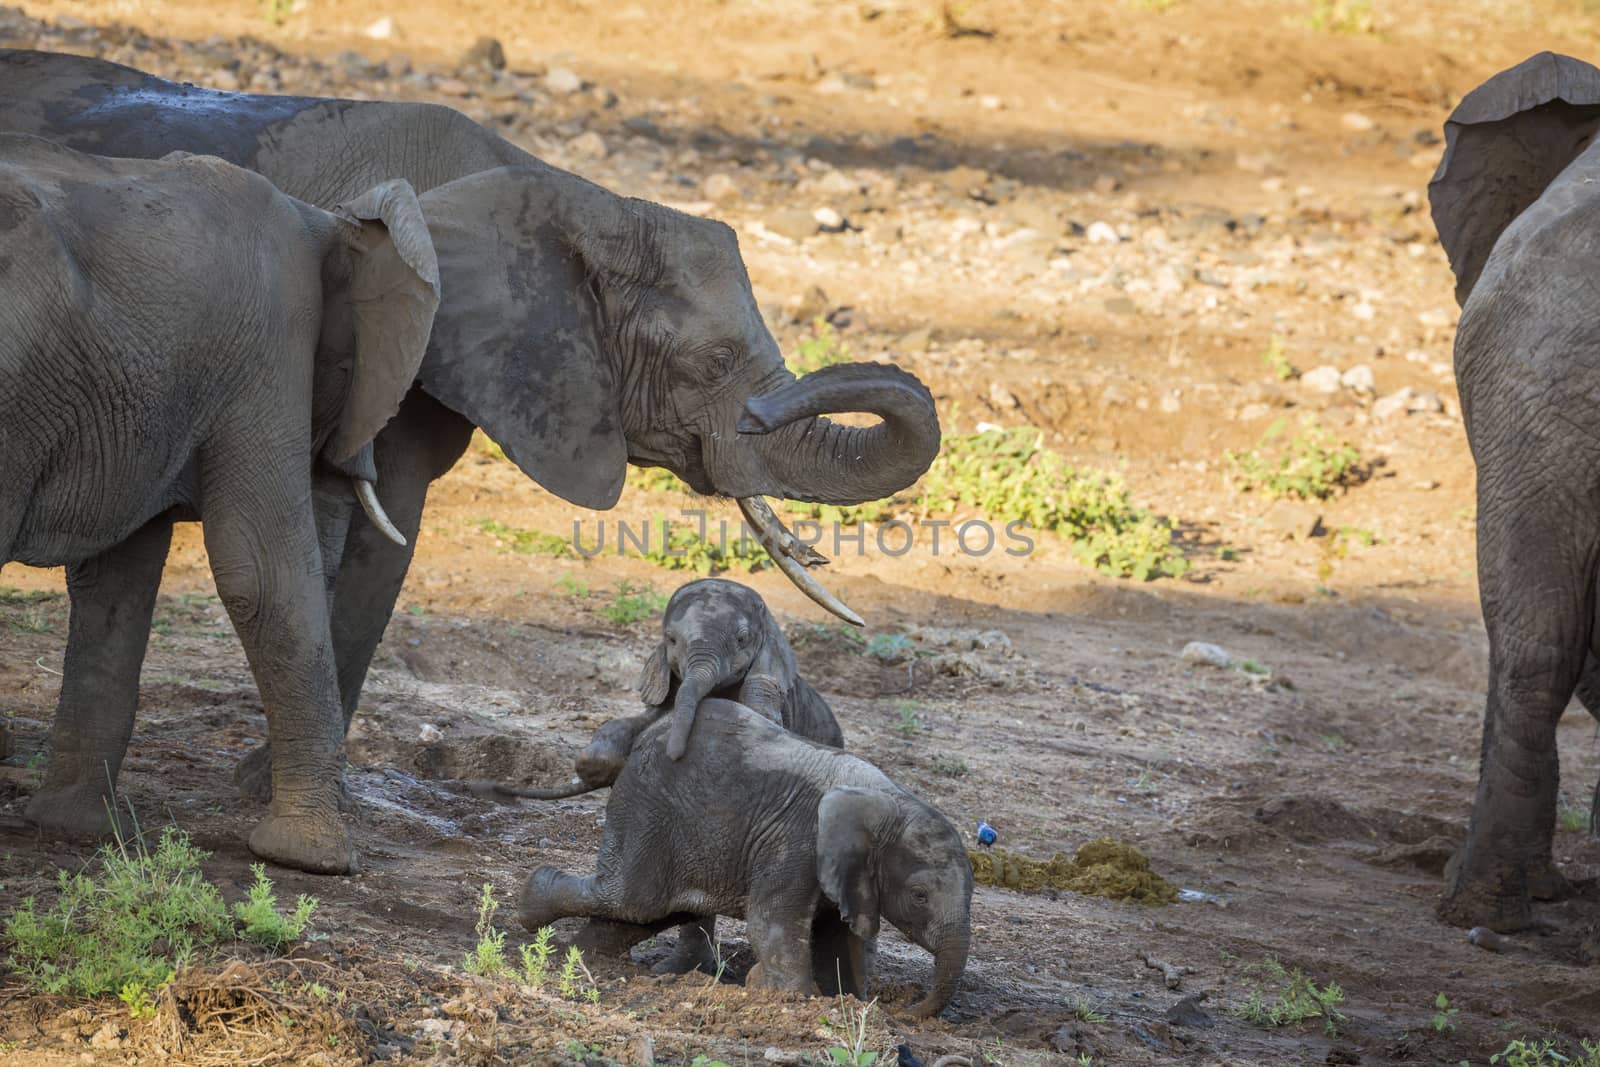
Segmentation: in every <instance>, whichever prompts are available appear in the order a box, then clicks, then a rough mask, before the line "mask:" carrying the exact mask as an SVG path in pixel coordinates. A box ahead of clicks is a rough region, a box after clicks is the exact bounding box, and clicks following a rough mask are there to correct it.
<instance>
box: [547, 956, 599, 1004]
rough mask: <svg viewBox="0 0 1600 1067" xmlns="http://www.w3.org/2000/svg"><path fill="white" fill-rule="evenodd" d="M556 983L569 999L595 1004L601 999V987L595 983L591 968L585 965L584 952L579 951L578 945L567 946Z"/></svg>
mask: <svg viewBox="0 0 1600 1067" xmlns="http://www.w3.org/2000/svg"><path fill="white" fill-rule="evenodd" d="M556 984H557V987H558V988H559V989H560V990H561V995H562V996H564V997H566V998H567V999H568V1000H587V1001H588V1002H589V1003H591V1004H593V1003H595V1002H597V1001H598V1000H599V999H600V987H599V986H597V985H595V981H594V975H592V974H590V973H589V968H587V967H585V966H584V965H583V953H582V952H580V951H578V946H577V945H571V946H569V947H568V948H567V954H566V956H564V957H563V958H562V960H561V973H560V974H558V975H557V976H556Z"/></svg>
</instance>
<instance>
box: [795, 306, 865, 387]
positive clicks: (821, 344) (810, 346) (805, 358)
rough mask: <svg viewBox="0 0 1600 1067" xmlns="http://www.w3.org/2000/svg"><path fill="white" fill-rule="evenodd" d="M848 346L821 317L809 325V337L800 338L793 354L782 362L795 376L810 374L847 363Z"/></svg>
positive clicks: (848, 357) (848, 359)
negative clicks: (836, 364) (837, 364)
mask: <svg viewBox="0 0 1600 1067" xmlns="http://www.w3.org/2000/svg"><path fill="white" fill-rule="evenodd" d="M850 359H851V355H850V346H849V345H847V344H845V343H844V339H843V338H841V337H840V336H839V334H838V332H837V331H836V330H834V328H833V326H832V325H831V324H830V323H829V322H828V320H827V319H824V318H823V317H822V316H820V315H819V316H817V318H816V319H814V320H812V323H811V336H809V337H802V338H801V339H800V341H799V342H798V343H797V344H796V345H795V346H794V354H793V355H791V356H789V357H788V358H787V359H785V360H784V363H785V364H787V365H788V367H789V370H790V371H791V372H793V373H794V374H795V375H797V376H798V375H802V374H810V373H811V372H812V371H814V370H821V369H822V368H823V367H831V366H833V365H834V364H835V363H848V362H849V361H850Z"/></svg>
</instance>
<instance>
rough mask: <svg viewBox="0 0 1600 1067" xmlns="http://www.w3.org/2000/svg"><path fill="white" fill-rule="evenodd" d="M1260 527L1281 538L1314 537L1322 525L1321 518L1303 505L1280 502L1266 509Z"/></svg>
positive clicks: (1292, 502)
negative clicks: (1262, 526)
mask: <svg viewBox="0 0 1600 1067" xmlns="http://www.w3.org/2000/svg"><path fill="white" fill-rule="evenodd" d="M1262 525H1264V526H1265V527H1266V528H1267V529H1268V530H1271V531H1272V532H1274V533H1276V534H1279V535H1280V536H1283V537H1288V538H1295V539H1300V538H1305V537H1315V536H1316V535H1317V530H1318V528H1320V527H1321V525H1322V516H1321V515H1320V514H1318V513H1317V512H1316V511H1314V510H1312V509H1311V508H1308V507H1306V506H1305V505H1304V504H1296V503H1295V502H1294V501H1292V500H1280V501H1278V502H1277V503H1276V504H1274V505H1272V507H1271V508H1270V509H1268V511H1267V514H1266V516H1265V517H1264V518H1263V520H1262Z"/></svg>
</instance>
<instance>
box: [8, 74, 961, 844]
mask: <svg viewBox="0 0 1600 1067" xmlns="http://www.w3.org/2000/svg"><path fill="white" fill-rule="evenodd" d="M0 129H3V130H12V131H18V132H24V133H34V134H38V135H40V136H43V137H46V138H49V139H51V140H54V141H57V142H59V143H62V144H66V145H68V146H70V147H74V148H79V149H82V150H86V151H92V152H96V153H98V154H101V155H107V156H128V157H139V158H159V157H160V156H163V155H165V154H166V153H168V152H170V151H173V150H187V151H193V152H203V153H207V154H211V155H216V156H220V157H222V158H224V159H227V160H229V161H231V162H233V163H236V164H239V165H240V166H243V167H247V168H249V169H252V170H255V171H257V172H259V173H261V174H263V175H265V176H266V177H267V178H268V179H270V180H271V181H272V182H273V183H274V184H275V185H277V186H278V187H279V188H280V189H282V190H283V191H284V192H286V193H288V194H290V195H292V196H295V197H298V198H300V199H301V200H304V201H306V202H308V203H312V204H318V205H333V204H337V203H339V202H341V201H342V200H345V199H347V198H349V197H351V196H354V195H357V194H359V193H360V192H362V191H363V190H365V189H366V188H368V187H369V186H371V185H373V184H376V183H377V182H380V181H383V180H387V179H390V178H403V179H405V180H407V181H409V182H410V183H411V185H412V186H413V187H414V188H415V189H416V190H417V192H418V193H419V194H420V193H423V192H424V191H426V190H436V189H437V188H438V187H440V186H443V185H445V184H446V183H454V184H452V185H451V192H450V193H449V194H448V195H447V196H442V197H438V196H436V197H432V198H431V199H430V200H428V203H429V204H430V209H429V213H428V224H429V228H430V230H431V231H432V234H433V238H434V245H435V248H436V250H437V251H438V253H439V267H440V277H441V282H442V288H443V299H442V303H441V305H440V307H439V311H438V314H437V316H436V318H435V324H434V332H433V336H432V341H431V344H430V346H429V348H428V351H427V354H426V357H425V359H424V361H423V365H422V368H421V370H420V372H419V375H418V379H417V383H416V385H415V386H414V388H412V390H411V391H410V393H409V394H408V395H407V397H406V399H405V401H404V403H403V404H402V405H401V408H400V412H399V414H398V415H397V416H396V418H395V419H394V420H392V421H391V422H390V423H389V424H388V425H387V426H385V428H384V429H383V431H382V432H381V433H380V434H379V435H378V437H377V440H376V442H375V448H374V459H375V462H376V471H377V473H378V475H379V476H380V481H381V484H382V485H383V486H384V497H383V500H384V505H385V507H386V509H387V510H388V512H389V515H390V517H391V518H392V519H393V520H394V524H395V526H396V527H397V528H398V530H399V532H400V533H401V534H402V535H403V536H404V538H405V540H406V544H405V545H397V544H394V543H392V542H391V541H390V540H388V539H387V538H385V537H384V536H383V535H382V534H381V533H380V532H379V531H378V529H377V528H376V527H375V526H374V525H373V524H372V523H370V522H369V521H367V519H366V518H365V516H364V515H363V514H359V513H358V514H356V515H354V516H353V517H351V519H350V520H349V522H348V526H347V529H346V531H345V533H344V535H343V536H342V537H330V538H329V540H328V541H327V542H326V543H325V544H324V558H325V561H326V563H327V565H328V567H329V569H330V575H329V596H330V598H331V609H330V610H331V613H332V629H333V642H334V655H335V661H336V664H337V672H338V680H339V693H340V702H341V704H342V710H343V719H344V725H345V728H346V729H348V726H349V720H350V717H351V716H352V715H353V714H354V712H355V709H356V705H357V702H358V700H359V698H360V693H361V687H362V683H363V681H364V680H365V678H366V673H367V669H368V666H369V664H370V663H371V659H372V654H373V651H374V650H375V649H376V647H377V645H378V642H379V640H380V639H381V637H382V635H383V631H384V627H385V626H386V625H387V623H388V620H389V617H390V615H391V614H392V612H393V610H394V603H395V599H396V597H397V596H398V595H399V592H400V588H401V585H402V583H403V581H404V579H405V574H406V570H407V568H408V567H409V565H410V561H411V553H412V548H411V546H412V545H413V544H415V541H416V533H417V530H418V528H419V526H420V523H421V518H422V509H423V502H424V500H425V498H426V496H427V491H428V487H429V485H430V484H431V482H432V481H433V479H435V478H438V477H439V476H441V475H442V474H444V473H445V472H446V471H447V470H449V469H450V467H451V465H452V464H454V463H455V461H456V460H457V459H458V458H459V457H460V456H461V454H462V452H463V451H465V449H466V446H467V443H468V440H469V439H470V437H471V434H472V430H473V427H474V425H477V426H480V427H482V428H483V429H484V431H485V432H486V433H487V434H488V435H489V436H490V437H491V438H492V439H493V440H494V441H496V442H497V443H498V444H499V445H500V446H501V447H502V448H503V449H504V450H505V453H506V455H507V456H508V457H509V458H510V459H511V460H512V462H514V463H515V464H517V466H518V467H520V468H521V469H522V470H523V471H524V472H525V473H527V474H528V475H529V476H530V477H532V478H533V479H534V480H535V481H537V482H539V484H541V485H542V486H544V487H545V488H546V489H549V490H550V491H552V492H554V493H556V494H557V495H559V496H561V497H562V498H563V499H566V500H568V501H571V502H573V503H575V504H579V505H582V506H585V507H593V508H609V507H611V506H612V505H613V504H614V503H615V502H616V500H617V496H618V494H619V493H620V491H621V487H622V481H623V476H624V473H625V470H626V464H627V463H629V462H633V463H636V464H640V465H643V466H664V467H667V468H668V469H670V470H671V471H673V472H674V473H675V474H677V475H678V476H679V477H681V478H682V479H683V480H684V481H686V482H687V483H688V484H689V485H690V486H691V487H693V488H694V489H695V490H696V491H698V492H702V493H715V494H722V495H727V496H736V497H745V496H756V495H759V494H766V495H772V496H782V497H789V498H793V499H799V500H811V501H821V502H827V503H835V504H851V503H857V502H860V501H864V500H871V499H877V498H879V497H883V496H887V495H890V494H892V493H894V492H896V491H898V490H900V489H902V488H904V487H905V486H907V485H910V484H911V483H912V482H914V481H915V480H916V479H917V478H918V477H919V476H920V475H921V474H922V472H923V471H924V470H925V469H926V468H927V466H928V464H929V463H930V462H931V461H932V459H933V456H934V455H935V454H936V453H937V451H938V446H939V428H938V419H937V415H936V414H935V411H934V407H933V401H932V397H931V396H930V395H929V394H928V391H927V390H926V389H925V388H924V387H923V386H922V385H921V383H920V382H918V381H917V380H916V379H915V378H913V377H911V376H910V375H907V374H905V373H903V372H901V371H898V370H897V369H895V368H892V367H888V366H880V365H877V364H846V365H840V366H837V367H830V368H826V369H825V370H823V371H819V372H817V373H815V374H812V375H807V376H806V377H805V378H803V379H800V380H798V381H797V380H796V379H794V377H793V376H792V375H791V374H789V372H788V371H786V370H785V369H784V367H783V361H782V358H781V356H780V353H779V351H778V347H777V344H776V342H775V341H774V340H773V338H772V336H771V334H770V333H769V332H768V331H767V329H766V327H765V325H764V324H763V323H762V320H761V316H760V314H759V312H758V310H757V308H756V304H755V299H754V297H753V295H752V294H751V290H750V282H749V278H748V277H747V275H746V273H745V269H744V264H743V261H742V259H741V257H740V255H739V250H738V243H737V240H736V239H735V237H734V234H733V232H732V231H731V230H730V229H728V227H726V226H724V225H722V224H721V223H718V222H713V221H709V220H704V219H698V218H693V217H690V216H686V215H683V214H679V213H677V212H674V211H670V210H668V209H666V208H663V207H660V206H658V205H654V204H650V203H647V202H644V201H639V200H632V199H625V198H623V197H619V196H616V195H614V194H611V193H609V192H607V191H606V190H604V189H601V188H599V187H597V186H595V185H592V184H590V183H588V182H585V181H583V180H581V179H579V178H577V177H575V176H574V175H571V174H568V173H566V172H564V171H560V170H556V169H554V168H552V167H549V166H547V165H545V164H543V163H540V162H539V161H538V160H536V159H534V158H533V157H531V156H529V155H528V154H527V153H525V152H523V151H521V150H520V149H518V148H516V147H515V146H514V145H512V144H510V143H509V142H507V141H505V140H502V139H501V138H499V137H496V136H495V135H493V134H492V133H490V132H489V131H487V130H486V129H484V128H483V127H481V126H479V125H478V124H476V123H474V122H472V121H471V120H470V119H468V118H467V117H466V116H464V115H462V114H460V113H458V112H456V111H452V110H450V109H449V108H444V107H438V106H434V105H424V104H407V103H389V102H380V101H348V100H322V99H312V98H301V97H268V96H252V95H249V94H240V93H223V92H216V91H213V90H205V89H196V88H194V87H192V86H183V85H178V84H176V83H173V82H167V81H163V80H161V79H158V78H154V77H151V76H150V75H147V74H143V73H141V72H139V71H136V70H132V69H130V68H127V67H123V66H119V65H116V64H112V63H107V62H104V61H101V60H95V59H87V58H82V57H78V56H67V55H58V54H51V53H43V52H30V51H5V50H0ZM508 165H509V167H508ZM494 168H507V169H499V170H495V169H494ZM479 172H489V173H483V174H480V173H479ZM457 179H461V181H459V182H458V181H457ZM827 411H866V412H872V413H876V414H878V415H880V416H882V418H883V422H882V423H880V424H878V425H875V426H871V427H865V428H850V427H845V426H842V425H840V424H838V423H835V422H830V421H828V420H826V419H821V418H819V417H818V416H819V415H820V414H821V413H823V412H827ZM180 518H182V516H181V515H180V514H178V513H175V512H172V511H167V512H162V513H160V514H156V515H152V516H149V521H148V522H147V523H146V524H145V525H144V526H142V527H140V528H139V529H137V530H133V531H130V532H129V534H128V536H127V537H126V538H125V539H123V540H122V541H121V542H120V543H118V544H115V545H112V546H107V548H106V550H105V551H103V552H101V553H100V554H98V555H95V556H91V557H88V558H85V559H82V560H79V561H77V562H75V563H73V564H72V565H70V566H69V567H68V570H67V585H68V592H69V594H70V597H71V604H72V614H71V627H70V632H69V635H68V641H67V652H66V662H65V678H64V680H63V683H62V691H61V697H60V701H59V704H58V706H57V712H56V718H55V723H54V726H53V728H52V733H51V750H52V754H51V760H50V764H49V767H48V768H47V770H46V777H45V785H44V788H43V789H42V790H41V791H40V793H39V794H38V795H36V796H35V798H34V801H33V803H32V805H30V813H31V814H32V815H33V816H34V817H36V818H40V819H42V820H43V821H45V822H47V823H49V824H50V825H53V826H60V827H62V828H71V829H79V830H99V831H104V830H105V829H106V825H105V816H104V806H103V803H102V802H101V799H100V797H99V794H97V793H95V792H94V790H96V789H99V788H101V787H102V786H103V785H104V782H105V778H106V775H105V768H106V767H108V766H109V767H111V768H113V769H114V768H115V767H116V766H118V765H119V764H120V762H121V759H122V754H123V750H124V748H125V746H126V741H127V737H128V734H129V732H130V730H131V723H132V721H133V715H134V710H135V707H136V703H137V699H138V681H139V668H140V664H141V662H142V660H143V657H144V650H145V645H146V642H147V640H148V638H149V625H150V614H151V610H152V609H153V606H154V602H155V596H156V592H157V589H158V586H159V583H160V578H161V570H162V567H163V565H164V563H165V561H166V556H167V550H168V547H169V545H170V541H171V528H172V523H173V521H175V520H177V519H180ZM270 765H271V764H270V749H269V748H266V747H263V748H261V749H258V750H256V751H255V752H254V753H252V754H251V755H250V756H248V757H247V758H246V759H245V760H244V762H243V763H241V765H240V769H239V774H238V777H239V781H240V785H241V788H242V789H243V790H244V792H245V793H246V794H247V795H250V796H254V797H258V798H263V799H264V798H266V797H267V796H269V795H270V792H271V777H270Z"/></svg>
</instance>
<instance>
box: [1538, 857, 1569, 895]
mask: <svg viewBox="0 0 1600 1067" xmlns="http://www.w3.org/2000/svg"><path fill="white" fill-rule="evenodd" d="M1528 895H1529V896H1531V897H1533V899H1534V900H1565V899H1567V898H1568V897H1570V896H1571V895H1572V883H1571V882H1569V881H1567V876H1566V875H1564V874H1562V873H1561V871H1560V869H1559V868H1557V867H1556V864H1555V861H1554V860H1549V859H1547V860H1545V861H1544V862H1543V863H1540V864H1537V865H1534V866H1530V867H1529V868H1528Z"/></svg>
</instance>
